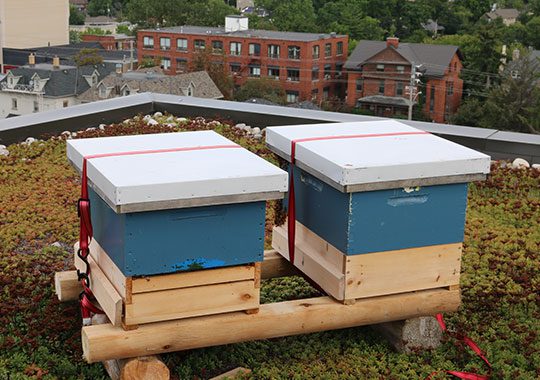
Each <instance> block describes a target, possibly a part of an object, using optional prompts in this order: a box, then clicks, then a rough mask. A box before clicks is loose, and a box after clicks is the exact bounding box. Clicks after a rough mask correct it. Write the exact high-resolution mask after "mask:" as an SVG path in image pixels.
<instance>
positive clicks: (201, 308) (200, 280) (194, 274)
mask: <svg viewBox="0 0 540 380" xmlns="http://www.w3.org/2000/svg"><path fill="white" fill-rule="evenodd" d="M74 248H75V252H77V250H78V244H75V247H74ZM88 261H89V263H90V268H91V272H90V282H91V287H92V291H93V293H94V295H95V296H96V299H97V300H98V302H99V304H100V306H101V308H102V309H103V311H104V312H105V314H106V315H107V317H108V318H109V320H110V322H111V324H112V325H113V326H123V327H124V328H125V329H133V328H136V327H137V326H138V325H139V324H143V323H152V322H159V321H167V320H174V319H181V318H190V317H196V316H202V315H209V314H218V313H226V312H231V311H240V310H244V311H246V312H248V313H255V312H257V311H258V308H259V290H260V289H259V288H260V263H254V264H249V265H239V266H234V267H223V268H216V269H205V270H196V271H191V272H178V273H173V274H166V275H156V276H146V277H126V276H124V275H123V274H122V272H121V271H120V269H119V268H118V267H117V266H116V265H115V264H114V262H113V261H112V260H111V259H110V257H109V256H108V255H107V253H106V252H105V251H104V250H103V249H102V248H101V247H100V246H99V244H98V243H97V242H96V241H95V240H93V241H92V243H91V244H90V257H89V260H88ZM75 267H76V268H77V269H79V270H83V269H84V268H85V263H84V262H83V261H82V260H81V259H80V258H79V257H78V256H77V254H76V253H75Z"/></svg>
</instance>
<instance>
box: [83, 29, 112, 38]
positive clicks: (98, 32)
mask: <svg viewBox="0 0 540 380" xmlns="http://www.w3.org/2000/svg"><path fill="white" fill-rule="evenodd" d="M82 34H92V35H96V36H106V35H108V34H112V33H111V31H110V30H104V29H101V28H86V30H85V31H84V32H82Z"/></svg>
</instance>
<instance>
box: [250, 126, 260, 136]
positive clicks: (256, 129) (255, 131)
mask: <svg viewBox="0 0 540 380" xmlns="http://www.w3.org/2000/svg"><path fill="white" fill-rule="evenodd" d="M251 133H253V134H254V135H258V134H259V133H261V128H259V127H253V128H252V129H251Z"/></svg>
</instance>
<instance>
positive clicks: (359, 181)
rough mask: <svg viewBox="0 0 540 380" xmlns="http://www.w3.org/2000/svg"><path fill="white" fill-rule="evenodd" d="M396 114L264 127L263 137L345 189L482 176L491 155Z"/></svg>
mask: <svg viewBox="0 0 540 380" xmlns="http://www.w3.org/2000/svg"><path fill="white" fill-rule="evenodd" d="M421 133H423V131H421V130H419V129H416V128H413V127H409V126H408V125H405V124H403V123H400V122H398V121H394V120H384V121H372V122H371V121H370V122H349V123H328V124H307V125H294V126H283V127H269V128H267V129H266V143H267V145H268V146H269V147H270V149H271V150H273V151H274V152H275V153H277V154H278V155H280V156H281V157H282V158H285V159H286V160H288V161H290V155H291V143H292V141H293V140H298V139H306V138H307V139H309V138H317V137H329V136H351V135H355V136H356V135H362V136H364V137H362V138H338V139H326V140H325V139H320V140H314V141H298V142H297V143H296V152H295V159H296V165H297V166H299V167H300V168H302V169H304V170H306V171H307V172H309V173H311V174H313V175H315V176H316V177H318V178H320V179H321V180H323V181H325V182H327V183H328V184H330V185H332V186H334V187H335V188H337V189H339V190H341V191H346V192H352V191H369V190H378V189H385V188H396V187H401V186H420V185H424V186H427V185H436V184H446V183H458V182H469V181H473V180H480V179H483V178H485V176H486V174H487V173H489V168H490V157H489V156H487V155H485V154H483V153H479V152H477V151H475V150H472V149H469V148H466V147H464V146H461V145H459V144H456V143H453V142H451V141H448V140H445V139H443V138H440V137H437V136H435V135H432V134H427V133H423V134H421Z"/></svg>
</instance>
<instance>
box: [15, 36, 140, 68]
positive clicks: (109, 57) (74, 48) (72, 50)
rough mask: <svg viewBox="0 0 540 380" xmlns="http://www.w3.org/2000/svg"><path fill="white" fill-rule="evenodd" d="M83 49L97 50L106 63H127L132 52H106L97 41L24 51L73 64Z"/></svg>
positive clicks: (135, 58) (135, 56) (135, 57)
mask: <svg viewBox="0 0 540 380" xmlns="http://www.w3.org/2000/svg"><path fill="white" fill-rule="evenodd" d="M81 49H97V50H98V52H97V53H98V54H99V55H100V56H102V57H103V61H104V62H113V63H118V62H123V61H127V60H129V58H130V54H131V53H130V51H129V50H106V49H103V46H101V44H100V43H99V42H97V41H91V42H79V43H76V44H69V45H59V46H44V47H39V48H35V49H27V50H24V51H26V52H27V54H29V53H30V52H31V51H33V52H34V53H35V54H36V57H37V56H43V57H49V58H52V57H55V56H58V57H60V58H61V59H62V60H65V61H67V63H71V64H73V57H74V56H75V55H76V54H77V53H78V52H79V51H80V50H81ZM133 59H134V60H135V61H136V60H137V54H135V55H134V58H133Z"/></svg>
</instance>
